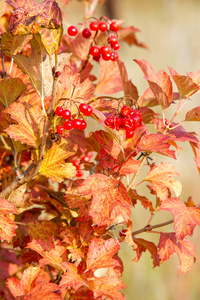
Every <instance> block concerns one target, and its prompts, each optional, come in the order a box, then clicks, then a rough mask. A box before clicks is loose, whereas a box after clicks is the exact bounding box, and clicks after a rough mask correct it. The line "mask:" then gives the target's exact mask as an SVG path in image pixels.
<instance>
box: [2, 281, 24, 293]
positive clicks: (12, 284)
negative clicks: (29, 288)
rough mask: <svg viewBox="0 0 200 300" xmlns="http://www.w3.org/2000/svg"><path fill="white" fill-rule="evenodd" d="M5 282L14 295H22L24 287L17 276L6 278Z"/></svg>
mask: <svg viewBox="0 0 200 300" xmlns="http://www.w3.org/2000/svg"><path fill="white" fill-rule="evenodd" d="M6 284H7V287H8V288H9V290H10V291H11V293H12V294H13V296H14V297H20V296H23V295H24V287H23V286H22V285H21V282H20V281H19V280H18V279H17V278H15V277H13V278H8V279H7V281H6Z"/></svg>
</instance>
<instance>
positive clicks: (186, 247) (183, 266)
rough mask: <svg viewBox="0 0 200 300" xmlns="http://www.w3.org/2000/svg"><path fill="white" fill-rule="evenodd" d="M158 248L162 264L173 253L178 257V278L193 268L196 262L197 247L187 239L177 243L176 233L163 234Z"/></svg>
mask: <svg viewBox="0 0 200 300" xmlns="http://www.w3.org/2000/svg"><path fill="white" fill-rule="evenodd" d="M158 247H159V251H158V255H159V258H160V260H161V262H163V261H165V260H168V259H169V258H170V256H171V255H172V254H173V253H176V254H177V255H178V258H179V261H180V270H179V274H178V276H179V275H181V274H183V273H187V272H188V271H189V270H190V269H191V268H192V266H193V261H194V260H195V257H194V255H195V247H194V245H193V244H192V243H191V242H190V241H189V240H187V239H186V238H184V239H183V240H179V241H177V239H176V236H175V233H174V232H171V233H161V236H160V241H159V244H158ZM191 256H192V257H191ZM193 257H194V258H193Z"/></svg>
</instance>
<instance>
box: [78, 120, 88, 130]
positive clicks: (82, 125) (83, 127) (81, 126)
mask: <svg viewBox="0 0 200 300" xmlns="http://www.w3.org/2000/svg"><path fill="white" fill-rule="evenodd" d="M86 127H87V123H86V122H85V121H84V120H82V122H81V125H80V130H84V129H85V128H86Z"/></svg>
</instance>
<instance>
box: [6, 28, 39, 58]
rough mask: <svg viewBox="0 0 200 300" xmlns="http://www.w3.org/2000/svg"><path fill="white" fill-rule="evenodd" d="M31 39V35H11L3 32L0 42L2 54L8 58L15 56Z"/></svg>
mask: <svg viewBox="0 0 200 300" xmlns="http://www.w3.org/2000/svg"><path fill="white" fill-rule="evenodd" d="M32 38H33V35H32V34H27V35H12V33H10V32H5V33H4V34H3V36H2V40H1V42H2V48H3V52H4V53H5V54H6V55H7V56H8V57H10V56H13V55H16V54H17V53H18V52H19V51H20V50H22V49H23V47H24V46H25V45H26V44H27V43H28V42H29V41H30V40H31V39H32Z"/></svg>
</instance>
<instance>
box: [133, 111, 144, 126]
mask: <svg viewBox="0 0 200 300" xmlns="http://www.w3.org/2000/svg"><path fill="white" fill-rule="evenodd" d="M134 119H135V120H136V122H137V123H141V122H142V114H141V111H139V110H138V111H136V115H135V117H134Z"/></svg>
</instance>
